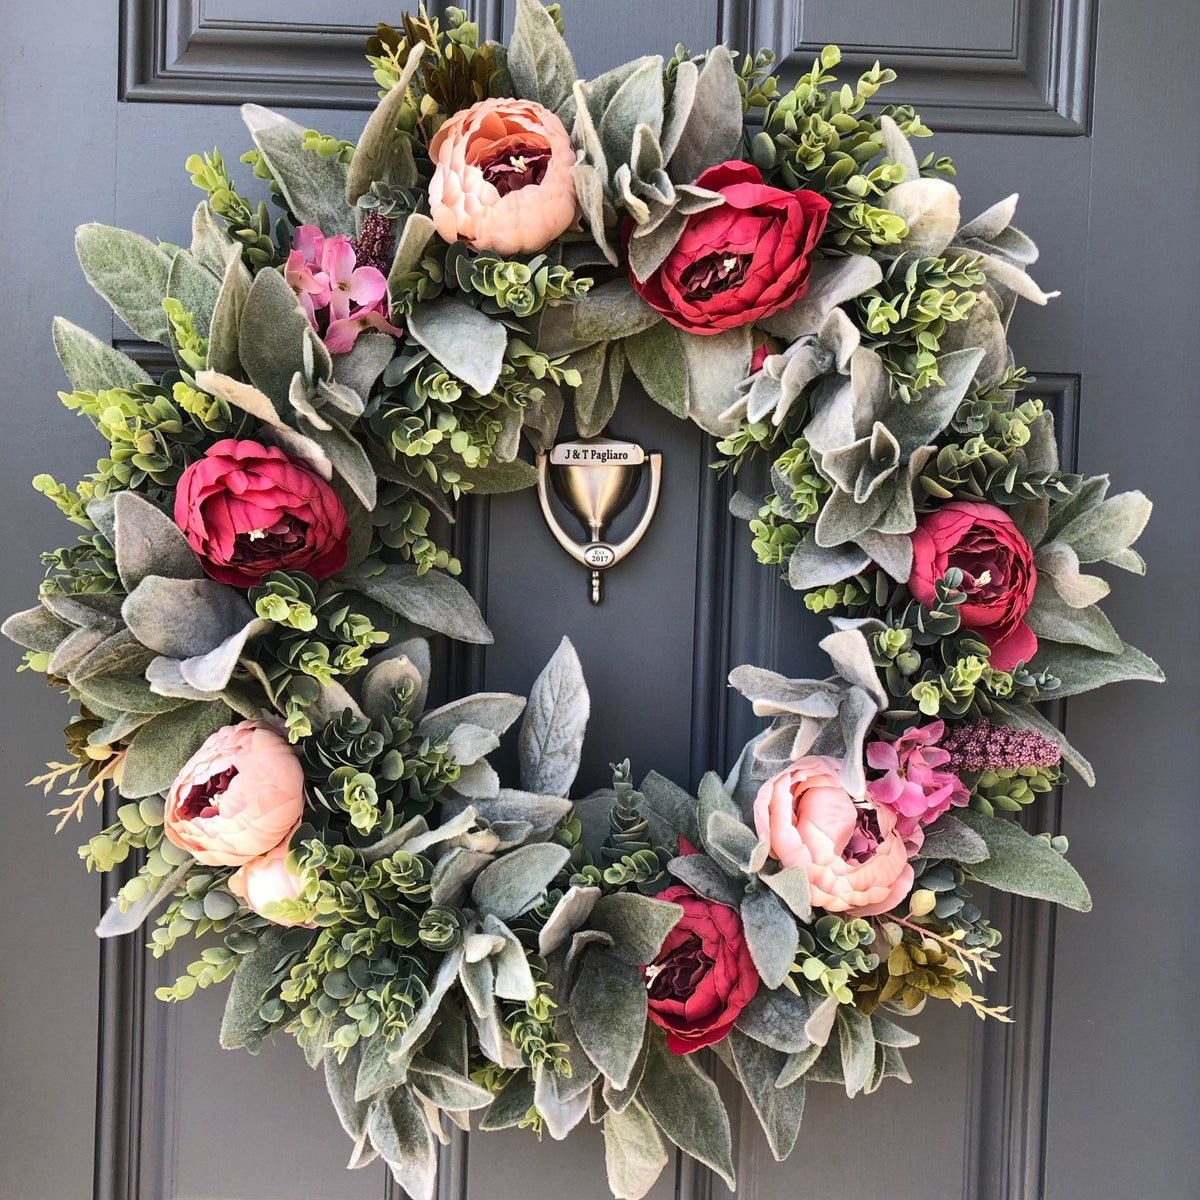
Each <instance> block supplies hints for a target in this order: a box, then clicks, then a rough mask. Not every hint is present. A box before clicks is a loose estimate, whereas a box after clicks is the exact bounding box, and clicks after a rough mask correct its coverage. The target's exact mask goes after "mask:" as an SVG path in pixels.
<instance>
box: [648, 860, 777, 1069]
mask: <svg viewBox="0 0 1200 1200" xmlns="http://www.w3.org/2000/svg"><path fill="white" fill-rule="evenodd" d="M657 899H659V900H666V901H668V902H669V903H672V904H681V905H682V906H683V916H682V917H680V918H679V922H678V924H677V925H676V926H675V927H674V929H672V930H671V932H670V933H668V934H667V937H666V940H665V941H664V942H663V945H662V949H661V950H660V951H659V953H658V957H657V958H655V960H654V961H653V962H652V963H651V964H650V965H649V966H648V967H643V968H642V970H643V972H644V974H645V976H646V988H647V992H648V996H647V1000H648V1003H649V1008H650V1014H649V1015H650V1020H651V1021H653V1022H654V1023H655V1024H656V1025H661V1026H662V1027H663V1029H665V1030H666V1031H667V1049H668V1050H670V1051H671V1053H672V1054H690V1053H691V1052H692V1051H693V1050H699V1049H700V1048H701V1047H702V1046H709V1045H711V1044H712V1043H713V1042H719V1041H720V1040H721V1039H722V1038H723V1037H724V1036H725V1035H726V1034H727V1033H728V1032H729V1031H730V1029H731V1028H732V1027H733V1023H734V1021H735V1020H737V1015H738V1013H740V1012H741V1011H742V1009H743V1008H745V1007H746V1005H747V1004H749V1003H750V1001H751V1000H752V999H753V997H754V993H755V992H756V991H757V990H758V971H757V970H756V968H755V966H754V960H753V959H752V958H751V957H750V950H749V947H748V946H747V945H746V938H745V935H744V934H743V933H742V919H741V917H739V916H738V914H737V913H736V912H734V910H733V909H732V908H729V907H727V906H726V905H724V904H718V903H716V901H714V900H706V899H705V898H704V897H703V896H698V895H697V894H696V893H695V892H693V891H692V889H691V888H689V887H685V886H684V885H683V884H677V885H675V886H674V887H669V888H667V889H666V891H664V892H659V893H658V896H657Z"/></svg>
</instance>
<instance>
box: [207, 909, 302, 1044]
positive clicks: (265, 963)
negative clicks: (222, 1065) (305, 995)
mask: <svg viewBox="0 0 1200 1200" xmlns="http://www.w3.org/2000/svg"><path fill="white" fill-rule="evenodd" d="M286 934H287V930H286V929H283V928H280V927H279V926H273V927H269V928H267V929H265V930H263V932H262V933H261V934H259V937H258V945H257V946H256V947H255V948H254V949H253V950H251V951H250V953H249V954H247V955H244V956H243V957H241V958H239V959H238V966H237V970H236V971H235V972H234V976H233V982H232V983H231V984H230V986H229V997H228V999H227V1000H226V1001H225V1015H224V1016H223V1017H222V1018H221V1045H222V1047H223V1048H224V1049H226V1050H240V1049H241V1048H242V1047H243V1046H256V1045H257V1044H258V1042H259V1041H261V1040H262V1036H263V1033H264V1032H265V1030H264V1023H263V1020H262V1018H261V1017H260V1016H259V1015H258V1010H259V1009H260V1008H261V1007H262V1002H263V1000H264V999H265V998H266V995H267V993H268V992H269V991H270V990H271V988H272V987H274V986H275V984H276V983H278V982H279V980H280V979H282V978H283V976H284V975H286V974H287V965H286V964H284V965H282V966H281V959H282V958H283V955H284V950H285V947H284V937H285V935H286Z"/></svg>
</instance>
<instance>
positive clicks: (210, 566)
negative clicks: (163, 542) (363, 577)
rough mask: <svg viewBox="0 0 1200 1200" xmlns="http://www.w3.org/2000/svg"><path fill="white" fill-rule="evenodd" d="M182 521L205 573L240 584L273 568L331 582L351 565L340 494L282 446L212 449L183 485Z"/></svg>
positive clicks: (178, 500)
mask: <svg viewBox="0 0 1200 1200" xmlns="http://www.w3.org/2000/svg"><path fill="white" fill-rule="evenodd" d="M175 524H176V525H178V526H179V528H180V529H182V530H183V532H184V534H185V535H186V536H187V540H188V543H189V544H190V545H191V547H192V549H193V550H195V552H196V554H197V556H198V557H199V559H200V565H201V566H202V567H203V568H204V570H205V571H206V572H207V573H208V574H209V575H211V576H212V577H213V579H216V580H219V581H220V582H221V583H228V584H232V585H233V586H234V587H253V586H254V584H256V583H258V582H259V580H260V579H262V578H263V576H264V575H269V574H270V573H271V572H272V571H305V572H307V573H308V574H309V575H311V576H312V577H313V578H314V579H325V578H327V577H328V576H330V575H334V574H336V573H337V572H338V571H340V570H341V569H342V567H344V566H345V565H346V542H347V540H348V538H349V536H350V530H349V527H348V526H347V524H346V510H345V509H344V508H343V507H342V502H341V500H339V499H338V496H337V493H336V492H335V491H334V490H333V488H331V487H330V486H329V484H327V483H326V482H325V480H323V479H322V478H321V477H320V476H319V475H318V474H317V473H316V472H315V471H313V470H312V469H311V468H310V467H309V466H307V465H306V464H304V463H302V462H298V461H297V460H296V459H293V458H289V457H288V456H287V455H286V454H285V453H284V452H283V451H282V450H280V449H279V448H278V447H277V446H262V445H260V444H259V443H258V442H250V441H235V440H234V439H232V438H227V439H226V440H225V441H222V442H218V443H217V444H216V445H215V446H212V447H210V448H209V450H208V451H207V452H206V453H205V455H204V457H203V458H202V459H200V460H199V462H194V463H192V465H191V466H190V467H188V469H187V470H186V471H184V473H183V476H182V477H181V478H180V480H179V486H178V489H177V490H176V492H175Z"/></svg>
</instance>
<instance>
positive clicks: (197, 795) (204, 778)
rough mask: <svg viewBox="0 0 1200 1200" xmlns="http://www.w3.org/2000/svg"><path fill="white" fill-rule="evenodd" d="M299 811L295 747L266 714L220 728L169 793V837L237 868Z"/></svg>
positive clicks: (271, 845)
mask: <svg viewBox="0 0 1200 1200" xmlns="http://www.w3.org/2000/svg"><path fill="white" fill-rule="evenodd" d="M303 812H304V771H303V769H302V768H301V766H300V759H299V757H298V755H297V753H296V749H295V747H294V746H292V745H290V744H289V743H288V740H287V739H286V738H285V737H283V736H282V735H281V734H279V733H277V732H276V730H275V729H274V727H273V726H272V725H270V724H268V723H267V722H266V721H242V722H241V723H240V724H237V725H227V726H226V727H225V728H224V729H218V730H217V732H216V733H214V734H213V735H212V737H210V738H209V739H208V741H206V742H205V743H204V745H203V746H201V747H200V749H199V750H197V751H196V753H195V754H193V755H192V757H191V758H190V759H188V761H187V763H186V764H185V765H184V768H183V770H182V771H180V772H179V775H178V777H177V778H176V780H175V782H174V783H173V784H171V790H170V791H169V792H168V793H167V805H166V816H165V829H164V832H165V833H166V835H167V839H168V840H169V841H171V842H172V843H174V844H175V845H176V846H178V847H179V848H180V849H181V850H186V851H187V852H188V853H189V854H190V855H191V856H192V857H193V858H194V859H196V861H197V862H202V863H204V864H205V865H206V866H209V867H240V866H242V865H243V864H245V863H248V862H250V860H251V859H255V858H259V857H260V856H261V855H264V854H266V853H267V852H268V851H269V850H273V849H275V847H276V846H278V845H279V844H280V842H283V841H285V839H286V838H287V837H288V836H289V835H290V834H291V832H292V830H293V828H295V826H296V824H297V822H298V821H299V820H300V817H301V815H302V813H303Z"/></svg>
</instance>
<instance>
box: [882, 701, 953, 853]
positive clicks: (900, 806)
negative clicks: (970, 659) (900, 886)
mask: <svg viewBox="0 0 1200 1200" xmlns="http://www.w3.org/2000/svg"><path fill="white" fill-rule="evenodd" d="M945 731H946V725H945V722H943V721H933V722H931V723H930V724H928V725H922V726H916V725H914V726H913V727H912V728H911V729H906V730H905V731H904V732H903V733H902V734H900V736H899V737H897V738H887V737H882V738H880V739H879V740H878V741H874V742H868V743H867V766H869V767H870V768H871V769H872V770H874V771H882V772H883V774H882V776H880V778H878V779H873V780H871V782H870V783H868V784H867V795H869V796H870V797H871V800H872V802H873V803H874V804H875V806H876V807H877V808H887V809H890V810H891V811H892V812H893V813H895V814H896V832H897V833H898V834H899V835H900V836H901V837H902V838H903V839H904V840H905V841H906V842H907V843H908V848H909V850H910V851H911V852H912V853H914V854H915V853H916V852H917V851H918V850H919V849H920V848H921V845H922V843H923V842H924V840H925V833H924V828H923V827H924V826H926V825H929V824H931V823H932V822H934V821H936V820H937V819H938V817H940V816H941V815H942V814H943V813H945V812H948V811H949V809H950V808H951V806H955V807H958V808H962V807H963V806H964V805H965V804H966V803H967V802H968V801H969V800H970V798H971V793H970V792H969V791H968V790H967V786H966V784H964V783H963V781H962V780H961V779H959V777H958V776H957V775H956V774H955V773H954V770H953V768H950V769H944V768H946V767H947V766H948V764H949V763H950V752H949V751H948V750H943V749H942V748H941V747H940V746H939V745H937V743H938V741H939V740H940V739H941V737H942V734H943V733H945Z"/></svg>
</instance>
